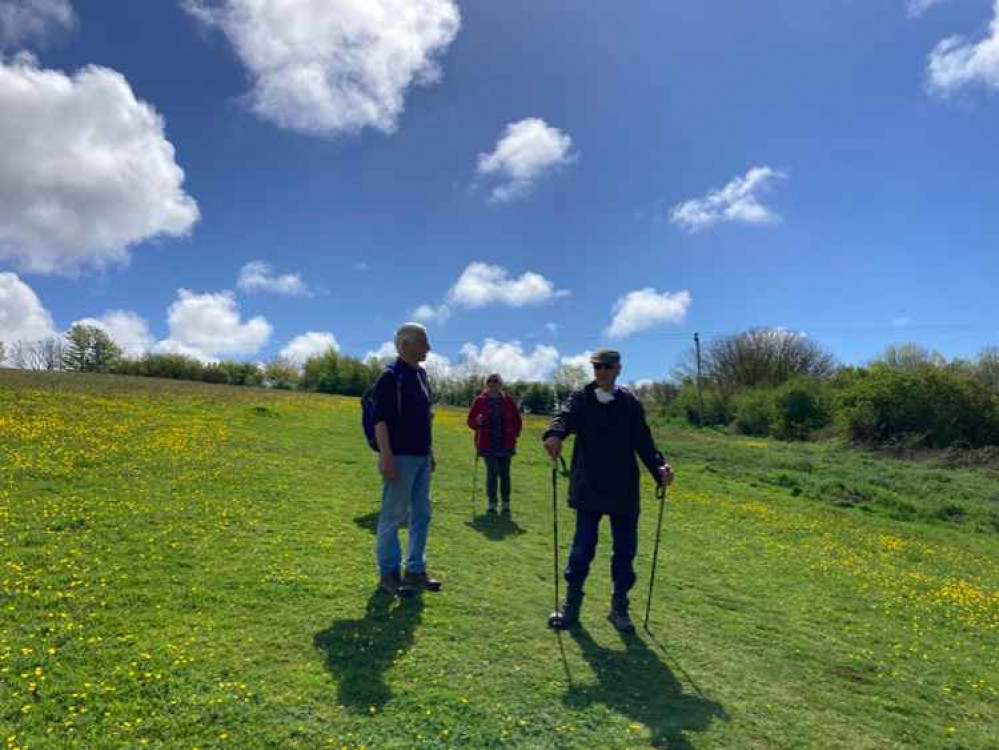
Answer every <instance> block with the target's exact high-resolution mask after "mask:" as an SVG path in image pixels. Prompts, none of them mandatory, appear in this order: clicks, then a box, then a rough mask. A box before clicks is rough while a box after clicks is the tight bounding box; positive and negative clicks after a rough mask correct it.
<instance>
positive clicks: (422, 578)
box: [402, 570, 443, 591]
mask: <svg viewBox="0 0 999 750" xmlns="http://www.w3.org/2000/svg"><path fill="white" fill-rule="evenodd" d="M402 586H403V588H405V589H411V590H414V591H440V590H441V586H443V584H442V583H441V582H440V581H438V580H437V579H436V578H431V577H430V576H429V575H427V571H425V570H424V571H421V572H419V573H410V572H408V571H407V572H406V575H405V577H404V578H403V579H402Z"/></svg>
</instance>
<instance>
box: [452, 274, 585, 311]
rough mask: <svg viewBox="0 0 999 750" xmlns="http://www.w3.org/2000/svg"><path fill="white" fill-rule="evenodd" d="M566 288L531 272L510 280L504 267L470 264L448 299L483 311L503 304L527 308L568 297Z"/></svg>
mask: <svg viewBox="0 0 999 750" xmlns="http://www.w3.org/2000/svg"><path fill="white" fill-rule="evenodd" d="M568 294H569V292H568V291H566V290H564V289H556V288H555V284H553V283H552V282H551V281H549V280H548V279H546V278H545V277H544V276H542V275H541V274H537V273H534V272H533V271H528V272H526V273H525V274H523V275H522V276H521V277H520V278H516V279H515V278H510V274H509V272H508V271H507V270H506V269H505V268H503V267H502V266H492V265H489V264H488V263H470V264H469V265H468V267H467V268H466V269H465V270H464V271H463V272H462V274H461V276H460V277H458V281H457V282H455V284H454V286H452V287H451V290H450V291H449V292H448V300H449V301H450V302H451V303H452V304H454V305H457V306H459V307H467V308H471V309H474V308H479V307H486V306H488V305H494V304H502V305H509V306H510V307H524V306H526V305H539V304H542V303H545V302H551V301H553V300H555V299H558V298H559V297H564V296H566V295H568Z"/></svg>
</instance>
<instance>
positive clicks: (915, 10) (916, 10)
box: [908, 0, 947, 18]
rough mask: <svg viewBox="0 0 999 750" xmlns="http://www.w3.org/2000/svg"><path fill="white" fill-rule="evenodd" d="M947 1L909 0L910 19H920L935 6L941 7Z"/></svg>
mask: <svg viewBox="0 0 999 750" xmlns="http://www.w3.org/2000/svg"><path fill="white" fill-rule="evenodd" d="M946 1H947V0H909V4H908V11H909V18H918V17H919V16H921V15H923V14H924V13H925V12H926V11H928V10H929V9H930V8H932V7H933V6H934V5H940V4H941V3H944V2H946Z"/></svg>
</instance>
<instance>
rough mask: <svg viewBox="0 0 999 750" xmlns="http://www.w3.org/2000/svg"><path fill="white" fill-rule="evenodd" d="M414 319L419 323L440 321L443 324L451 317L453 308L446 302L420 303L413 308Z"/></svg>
mask: <svg viewBox="0 0 999 750" xmlns="http://www.w3.org/2000/svg"><path fill="white" fill-rule="evenodd" d="M412 317H413V320H415V321H417V322H419V323H440V324H441V325H443V324H444V323H446V322H447V320H448V318H450V317H451V308H450V307H448V306H447V305H445V304H441V305H437V306H434V305H426V304H424V305H420V306H419V307H417V308H416V309H415V310H413V315H412Z"/></svg>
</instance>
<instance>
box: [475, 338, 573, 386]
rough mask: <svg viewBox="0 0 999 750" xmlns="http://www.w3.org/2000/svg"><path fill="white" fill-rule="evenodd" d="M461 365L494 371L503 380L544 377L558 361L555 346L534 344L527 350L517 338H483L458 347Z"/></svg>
mask: <svg viewBox="0 0 999 750" xmlns="http://www.w3.org/2000/svg"><path fill="white" fill-rule="evenodd" d="M461 357H462V365H463V366H464V367H465V368H466V369H467V370H468V371H469V372H474V373H480V374H486V373H490V372H498V373H499V374H500V375H502V376H503V379H504V380H508V381H509V380H548V379H550V378H551V376H552V373H554V372H555V368H556V367H557V366H558V363H559V356H558V349H556V348H555V347H554V346H545V345H538V346H535V347H534V350H533V351H531V352H530V353H528V352H527V351H526V350H525V349H524V347H523V345H522V344H521V343H520V342H519V341H517V340H513V341H496V340H495V339H486V340H485V341H484V342H483V344H482V346H481V347H480V346H476V345H475V344H472V343H467V344H465V345H464V346H463V347H461Z"/></svg>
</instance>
